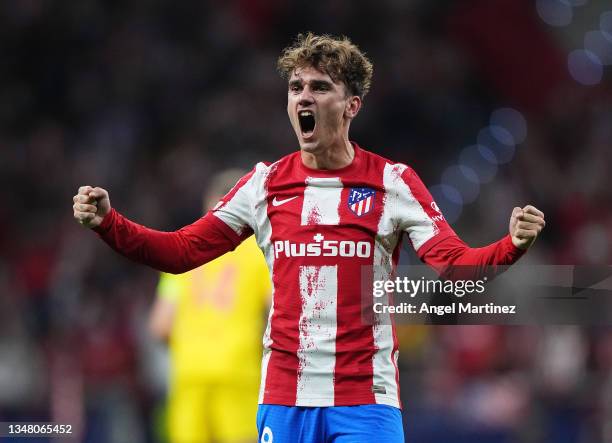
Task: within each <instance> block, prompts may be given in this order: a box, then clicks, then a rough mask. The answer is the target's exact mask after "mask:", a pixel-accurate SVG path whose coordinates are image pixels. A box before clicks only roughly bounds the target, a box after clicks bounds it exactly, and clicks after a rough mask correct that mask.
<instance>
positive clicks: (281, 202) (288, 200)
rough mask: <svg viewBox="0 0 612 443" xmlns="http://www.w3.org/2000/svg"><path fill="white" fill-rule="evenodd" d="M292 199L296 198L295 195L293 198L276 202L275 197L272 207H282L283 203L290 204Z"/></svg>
mask: <svg viewBox="0 0 612 443" xmlns="http://www.w3.org/2000/svg"><path fill="white" fill-rule="evenodd" d="M294 198H298V196H297V195H295V196H293V197H289V198H286V199H284V200H277V199H276V197H274V199H273V200H272V206H280V205H284V204H285V203H288V202H290V201H291V200H293V199H294Z"/></svg>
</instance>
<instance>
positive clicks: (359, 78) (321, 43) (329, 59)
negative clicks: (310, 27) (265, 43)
mask: <svg viewBox="0 0 612 443" xmlns="http://www.w3.org/2000/svg"><path fill="white" fill-rule="evenodd" d="M305 66H312V67H314V68H316V69H318V70H320V71H321V72H325V73H327V74H328V75H329V76H330V77H331V79H332V80H333V81H334V82H338V81H342V82H343V83H344V84H345V85H346V87H347V91H348V92H350V93H351V94H352V95H358V96H359V97H361V98H363V97H364V96H365V95H366V94H367V93H368V91H369V90H370V84H371V82H372V74H373V73H374V66H373V65H372V63H371V62H370V60H368V59H367V57H366V56H365V54H364V53H363V52H361V51H360V50H359V48H358V47H357V46H356V45H355V44H353V43H352V42H351V41H350V40H349V39H348V37H332V36H330V35H327V34H325V35H315V34H313V33H311V32H309V33H307V34H299V35H298V36H297V38H296V39H295V42H294V43H293V45H292V46H288V47H286V48H285V49H284V50H283V53H282V54H281V56H280V57H279V58H278V62H277V69H278V72H279V73H280V75H281V77H283V78H284V79H288V78H289V77H291V74H292V73H293V71H294V70H295V69H296V68H303V67H305Z"/></svg>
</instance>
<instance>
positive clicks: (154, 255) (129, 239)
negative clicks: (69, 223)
mask: <svg viewBox="0 0 612 443" xmlns="http://www.w3.org/2000/svg"><path fill="white" fill-rule="evenodd" d="M73 201H74V205H73V210H74V218H75V219H76V220H77V221H78V222H79V223H81V224H82V225H83V226H85V227H88V228H91V229H93V230H94V231H96V232H97V233H98V234H99V235H100V237H101V238H102V240H104V241H105V242H106V243H107V244H108V245H109V246H110V247H111V248H113V249H114V250H115V251H117V252H118V253H120V254H121V255H123V256H125V257H127V258H129V259H131V260H133V261H135V262H138V263H142V264H145V265H148V266H151V267H153V268H155V269H158V270H160V271H164V272H170V273H173V274H179V273H182V272H186V271H189V270H191V269H194V268H196V267H198V266H200V265H202V264H204V263H206V262H208V261H211V260H213V259H215V258H217V257H219V256H220V255H222V254H224V253H226V252H228V251H231V250H233V249H235V248H236V246H237V245H238V244H240V242H241V241H242V240H244V239H245V238H246V237H248V236H249V235H250V234H251V233H252V232H250V231H249V232H247V231H245V232H244V233H243V234H242V235H240V236H239V235H238V234H237V233H236V232H235V231H234V230H233V229H232V228H230V227H229V226H227V225H226V224H225V223H224V222H223V221H221V220H220V219H219V218H217V217H216V216H215V215H213V214H212V213H210V212H209V213H208V214H206V215H205V216H204V217H202V218H200V219H199V220H197V221H196V222H194V223H192V224H191V225H188V226H185V227H183V228H181V229H179V230H178V231H174V232H162V231H156V230H153V229H149V228H147V227H145V226H142V225H139V224H138V223H134V222H132V221H130V220H128V219H127V218H125V217H124V216H122V215H121V214H119V213H118V212H117V211H115V210H114V209H113V208H112V207H111V204H110V199H109V196H108V192H107V191H106V190H105V189H102V188H93V187H91V186H82V187H80V188H79V191H78V193H77V195H75V196H74V198H73Z"/></svg>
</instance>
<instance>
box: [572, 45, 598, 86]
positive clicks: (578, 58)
mask: <svg viewBox="0 0 612 443" xmlns="http://www.w3.org/2000/svg"><path fill="white" fill-rule="evenodd" d="M567 66H568V68H569V72H570V74H571V75H572V77H573V78H574V80H576V81H577V82H578V83H581V84H583V85H586V86H592V85H596V84H598V83H599V82H600V81H601V79H602V78H603V65H602V63H601V60H599V57H597V55H595V54H593V53H592V52H591V51H587V50H584V49H577V50H575V51H572V52H570V54H569V55H568V57H567Z"/></svg>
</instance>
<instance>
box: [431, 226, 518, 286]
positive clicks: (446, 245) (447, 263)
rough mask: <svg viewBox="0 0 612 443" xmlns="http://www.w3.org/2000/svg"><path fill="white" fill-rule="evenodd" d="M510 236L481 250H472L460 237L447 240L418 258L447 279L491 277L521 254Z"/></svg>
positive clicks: (512, 262)
mask: <svg viewBox="0 0 612 443" xmlns="http://www.w3.org/2000/svg"><path fill="white" fill-rule="evenodd" d="M524 253H525V251H524V250H521V249H519V248H517V247H516V246H514V244H513V243H512V239H511V238H510V236H505V237H503V238H502V239H501V240H499V241H496V242H495V243H491V244H490V245H487V246H484V247H482V248H471V247H469V246H468V245H467V244H466V243H465V242H463V241H462V240H461V239H460V238H459V237H456V236H451V237H447V238H445V239H444V240H442V241H440V242H439V243H437V244H435V245H434V246H433V247H431V248H430V249H429V250H427V251H426V252H424V253H420V254H419V256H420V258H421V260H423V261H424V262H425V263H427V264H428V265H430V266H432V267H433V268H434V269H436V271H438V273H439V274H440V275H442V276H443V277H445V278H449V279H458V278H464V279H480V278H483V277H485V276H487V277H489V278H492V277H494V276H495V275H497V274H498V273H500V272H502V271H503V270H504V269H505V268H506V267H507V266H510V265H512V264H514V263H515V262H516V261H517V260H518V259H519V258H520V257H521V256H522V255H523V254H524Z"/></svg>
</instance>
